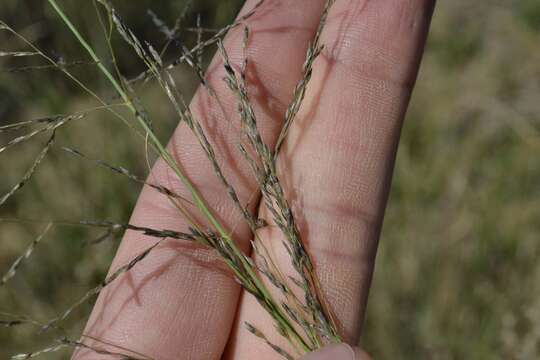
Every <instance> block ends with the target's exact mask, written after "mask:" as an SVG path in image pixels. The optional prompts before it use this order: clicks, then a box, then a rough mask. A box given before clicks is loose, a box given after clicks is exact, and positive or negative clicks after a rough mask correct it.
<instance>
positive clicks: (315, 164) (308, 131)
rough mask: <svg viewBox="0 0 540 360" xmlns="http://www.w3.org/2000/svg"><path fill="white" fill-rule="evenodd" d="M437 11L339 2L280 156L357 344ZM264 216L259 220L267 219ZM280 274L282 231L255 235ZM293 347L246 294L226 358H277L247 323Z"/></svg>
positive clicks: (385, 1) (417, 3)
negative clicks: (398, 159) (405, 129)
mask: <svg viewBox="0 0 540 360" xmlns="http://www.w3.org/2000/svg"><path fill="white" fill-rule="evenodd" d="M433 6H434V1H430V0H377V1H358V0H351V1H346V0H344V1H337V2H336V4H335V5H334V7H333V9H332V11H331V12H330V15H329V19H328V24H327V27H326V29H325V32H324V35H323V39H322V43H323V44H325V45H326V46H327V47H326V50H325V51H324V53H323V55H322V56H321V57H320V58H319V59H318V60H317V62H316V63H315V65H314V74H313V80H312V84H311V87H310V88H308V93H307V95H306V101H305V103H304V106H303V109H302V112H301V114H300V115H299V118H298V119H297V121H296V122H295V123H294V124H293V126H292V127H291V130H290V133H289V136H288V139H287V142H286V146H285V148H284V149H283V152H282V153H281V154H280V155H281V156H280V159H279V165H280V170H281V172H280V173H279V175H280V180H281V181H282V182H283V183H284V187H285V190H286V195H287V198H288V199H290V201H291V204H292V206H293V211H294V214H295V217H296V219H297V222H298V225H299V230H300V232H301V235H302V238H303V239H304V241H305V242H306V243H307V246H308V251H309V253H310V254H311V256H312V258H313V260H314V263H315V268H316V272H317V274H318V276H319V278H320V281H321V284H322V287H323V292H324V294H325V298H326V300H327V302H328V305H329V308H330V309H331V312H332V313H333V315H334V317H335V318H336V320H337V323H338V326H339V328H340V330H341V332H342V334H344V335H345V340H346V341H347V342H349V343H351V344H355V343H357V341H358V338H359V336H360V333H361V325H362V322H363V317H364V311H365V307H366V303H367V295H368V290H369V286H370V281H371V276H372V271H373V266H374V260H375V254H376V248H377V242H378V237H379V232H380V227H381V224H382V220H383V214H384V209H385V206H386V199H387V195H388V189H389V184H390V180H391V175H392V169H393V163H394V159H395V153H396V150H397V143H398V140H399V135H400V130H401V125H402V120H403V117H404V114H405V111H406V108H407V104H408V101H409V98H410V93H411V90H412V87H413V84H414V81H415V79H416V75H417V71H418V67H419V63H420V57H421V54H422V51H423V47H424V43H425V39H426V34H427V30H428V27H429V22H430V18H431V14H432V10H433ZM268 215H269V213H268V210H266V209H265V208H264V206H263V207H261V209H260V216H261V217H262V218H265V217H266V218H267V219H268ZM259 235H260V237H261V238H262V241H266V243H267V244H269V247H271V249H272V250H271V251H273V253H274V256H275V258H276V259H277V263H278V266H280V268H282V269H284V272H285V275H293V274H294V272H293V270H292V269H291V265H290V262H289V260H288V257H287V253H286V251H285V250H284V248H283V246H281V242H282V240H283V238H282V236H281V234H280V233H279V231H276V230H274V229H273V228H266V229H261V231H260V234H259ZM245 322H249V323H251V324H253V325H254V326H255V327H256V328H257V329H259V330H261V331H262V332H263V333H265V334H267V336H268V337H269V338H270V341H271V342H273V343H275V344H278V345H279V346H281V347H283V348H285V349H286V350H287V351H289V352H290V353H292V354H295V350H294V349H291V347H290V346H289V344H287V343H285V342H284V341H283V339H282V338H281V337H280V336H279V335H277V334H275V330H274V328H273V323H272V320H271V319H270V318H269V317H268V315H267V314H265V313H264V311H261V309H260V308H259V305H258V304H257V303H256V301H255V300H254V299H253V298H252V297H250V296H243V297H242V300H241V303H240V309H239V311H238V315H237V321H236V325H235V329H234V333H233V337H232V339H231V341H230V343H229V346H228V349H227V353H226V355H227V356H226V358H227V359H235V360H238V359H250V358H251V357H250V355H249V354H254V353H256V354H258V355H257V358H258V359H261V360H266V359H268V360H270V359H275V358H276V357H275V353H274V352H273V350H272V349H270V347H268V346H267V345H266V344H264V342H262V341H258V339H253V337H250V336H249V333H248V332H247V330H246V329H245V327H244V326H243V324H244V323H245Z"/></svg>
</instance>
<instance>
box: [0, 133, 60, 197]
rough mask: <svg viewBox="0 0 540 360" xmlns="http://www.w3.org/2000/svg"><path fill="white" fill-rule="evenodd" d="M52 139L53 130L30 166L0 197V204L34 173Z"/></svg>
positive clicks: (49, 147)
mask: <svg viewBox="0 0 540 360" xmlns="http://www.w3.org/2000/svg"><path fill="white" fill-rule="evenodd" d="M54 139H55V132H54V131H53V134H52V135H51V137H50V138H49V141H48V142H47V144H46V145H45V147H44V148H43V149H42V150H41V152H40V153H39V155H38V156H37V157H36V159H35V160H34V163H33V164H32V166H30V168H29V169H28V170H27V171H26V173H25V174H24V176H23V177H22V179H21V180H20V181H19V182H18V183H17V184H16V185H15V186H14V187H12V188H11V190H9V191H8V192H7V193H6V194H4V195H3V196H2V197H0V206H2V205H3V204H4V203H5V202H6V201H7V200H8V199H9V198H10V197H12V196H13V195H14V194H15V193H16V192H17V191H19V190H20V189H21V188H22V187H23V186H24V185H25V184H26V183H27V182H28V180H30V178H31V177H32V175H34V173H35V172H36V170H37V168H38V166H39V165H40V164H41V162H42V161H43V159H45V157H46V156H47V154H48V153H49V150H50V149H51V147H52V146H53V144H54Z"/></svg>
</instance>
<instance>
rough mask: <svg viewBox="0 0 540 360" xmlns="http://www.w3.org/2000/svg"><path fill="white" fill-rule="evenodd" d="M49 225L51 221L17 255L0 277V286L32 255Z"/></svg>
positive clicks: (47, 230)
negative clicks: (22, 251) (20, 253)
mask: <svg viewBox="0 0 540 360" xmlns="http://www.w3.org/2000/svg"><path fill="white" fill-rule="evenodd" d="M51 227H52V223H49V224H47V226H46V227H45V229H44V230H43V231H42V232H41V233H40V234H39V235H38V236H37V237H36V238H35V239H34V240H33V241H32V242H31V243H30V245H28V247H27V248H26V250H25V251H24V253H23V254H22V255H21V256H19V257H18V258H17V259H16V260H15V261H14V262H13V264H11V266H10V267H9V270H8V271H7V272H6V274H5V275H4V276H2V278H1V279H0V288H1V287H2V286H4V285H5V284H7V282H8V281H9V280H11V279H12V278H13V277H14V276H15V274H16V273H17V270H18V269H19V267H20V266H21V265H22V264H23V262H24V261H25V260H27V259H28V258H29V257H30V255H32V253H33V252H34V250H35V249H36V247H37V246H38V244H39V243H40V242H41V240H43V238H44V237H45V235H46V234H47V233H48V232H49V230H50V229H51Z"/></svg>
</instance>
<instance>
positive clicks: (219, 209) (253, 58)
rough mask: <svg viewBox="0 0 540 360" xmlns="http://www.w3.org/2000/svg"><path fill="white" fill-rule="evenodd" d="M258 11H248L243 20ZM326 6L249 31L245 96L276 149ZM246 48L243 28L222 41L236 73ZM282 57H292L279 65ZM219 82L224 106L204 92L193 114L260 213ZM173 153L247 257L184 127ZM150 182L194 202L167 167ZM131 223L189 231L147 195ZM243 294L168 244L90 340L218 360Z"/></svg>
mask: <svg viewBox="0 0 540 360" xmlns="http://www.w3.org/2000/svg"><path fill="white" fill-rule="evenodd" d="M256 2H257V1H255V0H250V1H247V3H246V5H245V8H244V10H243V11H244V12H245V11H247V10H249V9H251V8H252V7H253V6H254V4H255V3H256ZM293 5H294V6H293ZM323 5H324V0H267V1H266V2H265V3H264V5H263V6H261V7H260V8H259V9H258V11H257V13H256V14H255V15H254V16H253V17H251V18H250V19H249V20H248V21H247V24H248V26H249V27H250V29H251V40H250V45H249V51H248V56H249V58H250V64H251V65H250V67H249V70H248V71H249V75H248V81H249V86H250V89H249V90H250V92H251V93H252V98H253V102H254V107H255V111H257V114H258V115H259V116H258V120H259V125H260V127H261V132H262V134H263V137H264V139H265V141H266V142H267V143H268V144H269V145H271V146H273V144H274V143H275V140H276V138H277V135H278V132H279V129H280V126H281V125H280V124H281V123H280V121H281V119H282V118H283V113H284V111H285V104H286V103H287V102H288V101H289V100H290V96H291V94H292V90H293V87H294V86H295V84H296V82H297V81H298V80H299V79H300V74H301V67H302V63H303V61H304V57H305V53H306V50H307V47H308V44H309V40H310V39H311V38H312V37H313V35H314V33H315V29H316V27H317V24H318V21H319V16H320V13H321V11H322V7H323ZM241 42H242V29H241V28H237V29H235V30H234V31H233V32H231V34H229V35H228V36H227V39H226V41H225V46H226V47H227V48H228V49H229V55H230V57H231V61H232V62H233V65H234V66H238V65H239V64H240V61H241V58H242V51H241ZM276 53H279V54H287V56H275V54H276ZM223 75H224V72H223V67H222V65H221V62H220V61H219V59H217V60H215V61H214V62H213V63H212V64H211V66H210V68H209V71H208V82H209V83H210V84H211V86H212V88H213V89H214V91H215V92H216V93H217V96H218V98H219V103H218V102H217V101H216V100H214V99H212V98H210V97H209V96H208V94H207V93H206V91H205V90H204V89H200V90H199V91H198V92H197V94H196V95H195V98H194V100H193V101H192V104H191V108H192V110H193V113H194V115H195V116H196V117H198V119H199V120H200V121H201V123H202V125H203V127H204V128H205V129H206V131H207V136H208V137H209V138H210V141H211V142H212V143H213V144H214V146H215V149H216V153H217V154H218V156H219V159H218V161H219V162H220V163H221V164H222V167H223V169H224V171H225V175H226V176H227V178H228V180H229V181H230V183H231V184H232V185H233V186H234V187H235V188H236V189H237V192H238V195H239V197H240V199H241V201H242V202H243V203H247V202H248V200H250V204H251V210H253V211H254V210H255V205H256V204H257V201H258V200H257V197H253V194H254V193H256V185H255V181H254V180H253V179H252V178H251V176H250V175H249V171H248V169H247V164H245V162H244V161H243V160H242V157H241V155H240V154H239V153H238V151H237V149H236V144H237V142H238V138H239V136H240V135H239V134H240V133H239V131H237V130H235V126H237V125H236V121H237V119H236V116H237V114H236V109H237V108H236V106H237V102H236V99H235V97H234V95H233V94H231V93H230V91H229V90H228V89H227V88H226V85H225V84H224V82H223V81H222V78H223ZM169 149H170V151H171V153H172V154H173V155H175V157H176V158H177V159H178V161H179V163H180V165H181V167H182V168H183V170H184V171H185V173H186V174H187V176H188V177H189V178H190V179H191V180H192V182H193V183H195V184H196V185H197V187H198V188H199V189H200V191H201V193H202V196H203V197H204V198H205V200H206V201H207V203H208V205H209V206H210V207H211V208H212V209H214V210H215V213H216V215H217V216H218V217H219V218H220V219H221V220H222V221H223V223H224V224H225V225H226V226H227V227H228V228H230V229H234V238H235V240H236V241H237V242H238V244H239V246H240V247H241V248H242V249H244V250H245V251H248V245H249V240H250V239H249V232H248V229H247V227H246V226H245V225H243V222H242V220H241V215H240V214H239V213H238V211H236V209H235V208H234V206H233V204H232V203H231V202H230V200H229V199H228V196H227V194H226V191H225V190H224V188H223V186H222V184H221V183H220V182H219V180H218V179H217V178H216V176H215V174H214V172H213V170H212V168H211V165H210V163H209V162H208V160H207V159H205V155H204V154H203V152H202V150H201V149H200V146H199V145H198V144H197V141H196V139H195V138H194V137H193V136H191V135H190V132H189V129H187V128H186V127H185V125H181V126H180V127H179V128H178V129H177V131H176V132H175V134H174V135H173V138H172V139H171V142H170V143H169ZM150 180H151V182H153V183H162V184H164V185H165V186H167V187H169V188H171V189H173V190H174V191H175V192H177V193H179V194H180V195H182V196H184V197H188V194H187V193H186V190H185V188H184V187H182V186H181V185H180V184H179V182H178V180H177V179H176V178H175V176H174V175H173V174H171V173H170V171H168V170H167V167H166V166H165V165H164V163H163V162H162V161H158V163H157V164H156V166H155V167H154V169H153V171H152V174H151V176H150ZM130 223H132V224H135V225H143V226H147V227H153V228H156V229H171V230H176V231H187V230H188V229H187V223H186V222H185V221H183V220H182V218H181V215H180V214H179V213H178V211H177V210H176V209H175V208H174V207H173V206H172V205H171V204H170V202H169V200H168V199H167V198H165V197H163V196H161V195H159V194H157V193H156V192H155V191H154V190H152V189H149V188H148V187H146V188H145V189H144V190H143V192H142V194H141V197H140V198H139V201H138V203H137V206H136V209H135V211H134V213H133V216H132V218H131V220H130ZM238 224H242V225H238ZM154 243H155V239H152V238H148V237H144V236H142V235H140V234H136V233H134V232H127V234H126V236H125V238H124V240H123V242H122V244H121V246H120V248H119V251H118V253H117V255H116V258H115V260H114V262H113V265H112V266H111V272H112V271H114V270H115V269H117V268H118V267H120V266H122V265H124V264H126V263H128V262H129V261H130V260H131V259H133V258H134V257H135V256H137V255H138V254H139V253H141V252H142V251H143V250H145V249H147V248H148V247H149V246H150V245H152V244H154ZM239 294H240V288H239V286H238V285H237V284H236V282H235V281H234V280H233V278H232V276H231V275H230V273H229V272H228V271H226V270H225V269H224V267H223V265H221V264H220V262H219V260H218V259H217V258H216V256H215V255H213V254H212V253H211V252H210V251H208V250H205V249H202V248H201V247H200V246H196V245H194V244H191V243H180V242H177V241H172V240H170V241H169V240H167V241H166V242H164V243H163V244H162V245H160V246H159V247H158V248H156V249H155V250H154V251H152V253H151V254H150V255H149V256H148V257H147V258H145V259H144V261H142V262H141V263H139V264H137V266H135V267H134V268H133V269H131V270H130V271H129V273H127V274H124V275H122V276H121V277H120V278H118V279H117V280H116V281H115V282H113V283H112V284H111V285H109V286H108V287H107V288H106V289H105V290H104V291H103V292H102V293H101V294H100V296H99V298H98V300H97V303H96V305H95V308H94V311H93V312H92V315H91V317H90V319H89V322H88V325H87V327H86V330H85V335H88V336H91V337H92V338H97V339H99V342H96V343H95V345H96V346H99V347H104V346H105V343H109V344H112V345H113V346H110V347H107V346H105V348H106V349H109V350H112V351H118V350H119V349H129V350H133V351H135V352H137V353H139V354H142V355H144V356H146V357H151V358H157V359H178V358H179V357H180V358H182V359H195V360H196V359H218V358H220V356H221V354H222V352H223V349H224V347H225V345H226V342H227V340H228V338H229V333H230V329H231V327H232V324H233V321H234V314H235V312H236V308H237V303H238V296H239ZM86 340H87V341H89V338H87V339H86ZM90 343H91V342H90ZM179 354H181V355H179ZM139 356H140V355H139ZM74 357H75V358H77V359H96V358H98V359H104V358H106V356H105V355H96V354H93V353H92V352H91V351H85V350H80V351H78V352H76V354H75V356H74Z"/></svg>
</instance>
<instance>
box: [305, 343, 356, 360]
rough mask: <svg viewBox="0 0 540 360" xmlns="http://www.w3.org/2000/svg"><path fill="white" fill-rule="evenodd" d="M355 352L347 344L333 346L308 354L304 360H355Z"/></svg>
mask: <svg viewBox="0 0 540 360" xmlns="http://www.w3.org/2000/svg"><path fill="white" fill-rule="evenodd" d="M354 358H355V355H354V350H353V349H352V348H351V347H350V346H349V345H347V344H345V343H341V344H332V345H328V346H326V347H325V348H323V349H321V350H318V351H315V352H312V353H310V354H307V355H306V356H304V357H303V358H302V360H354Z"/></svg>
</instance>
